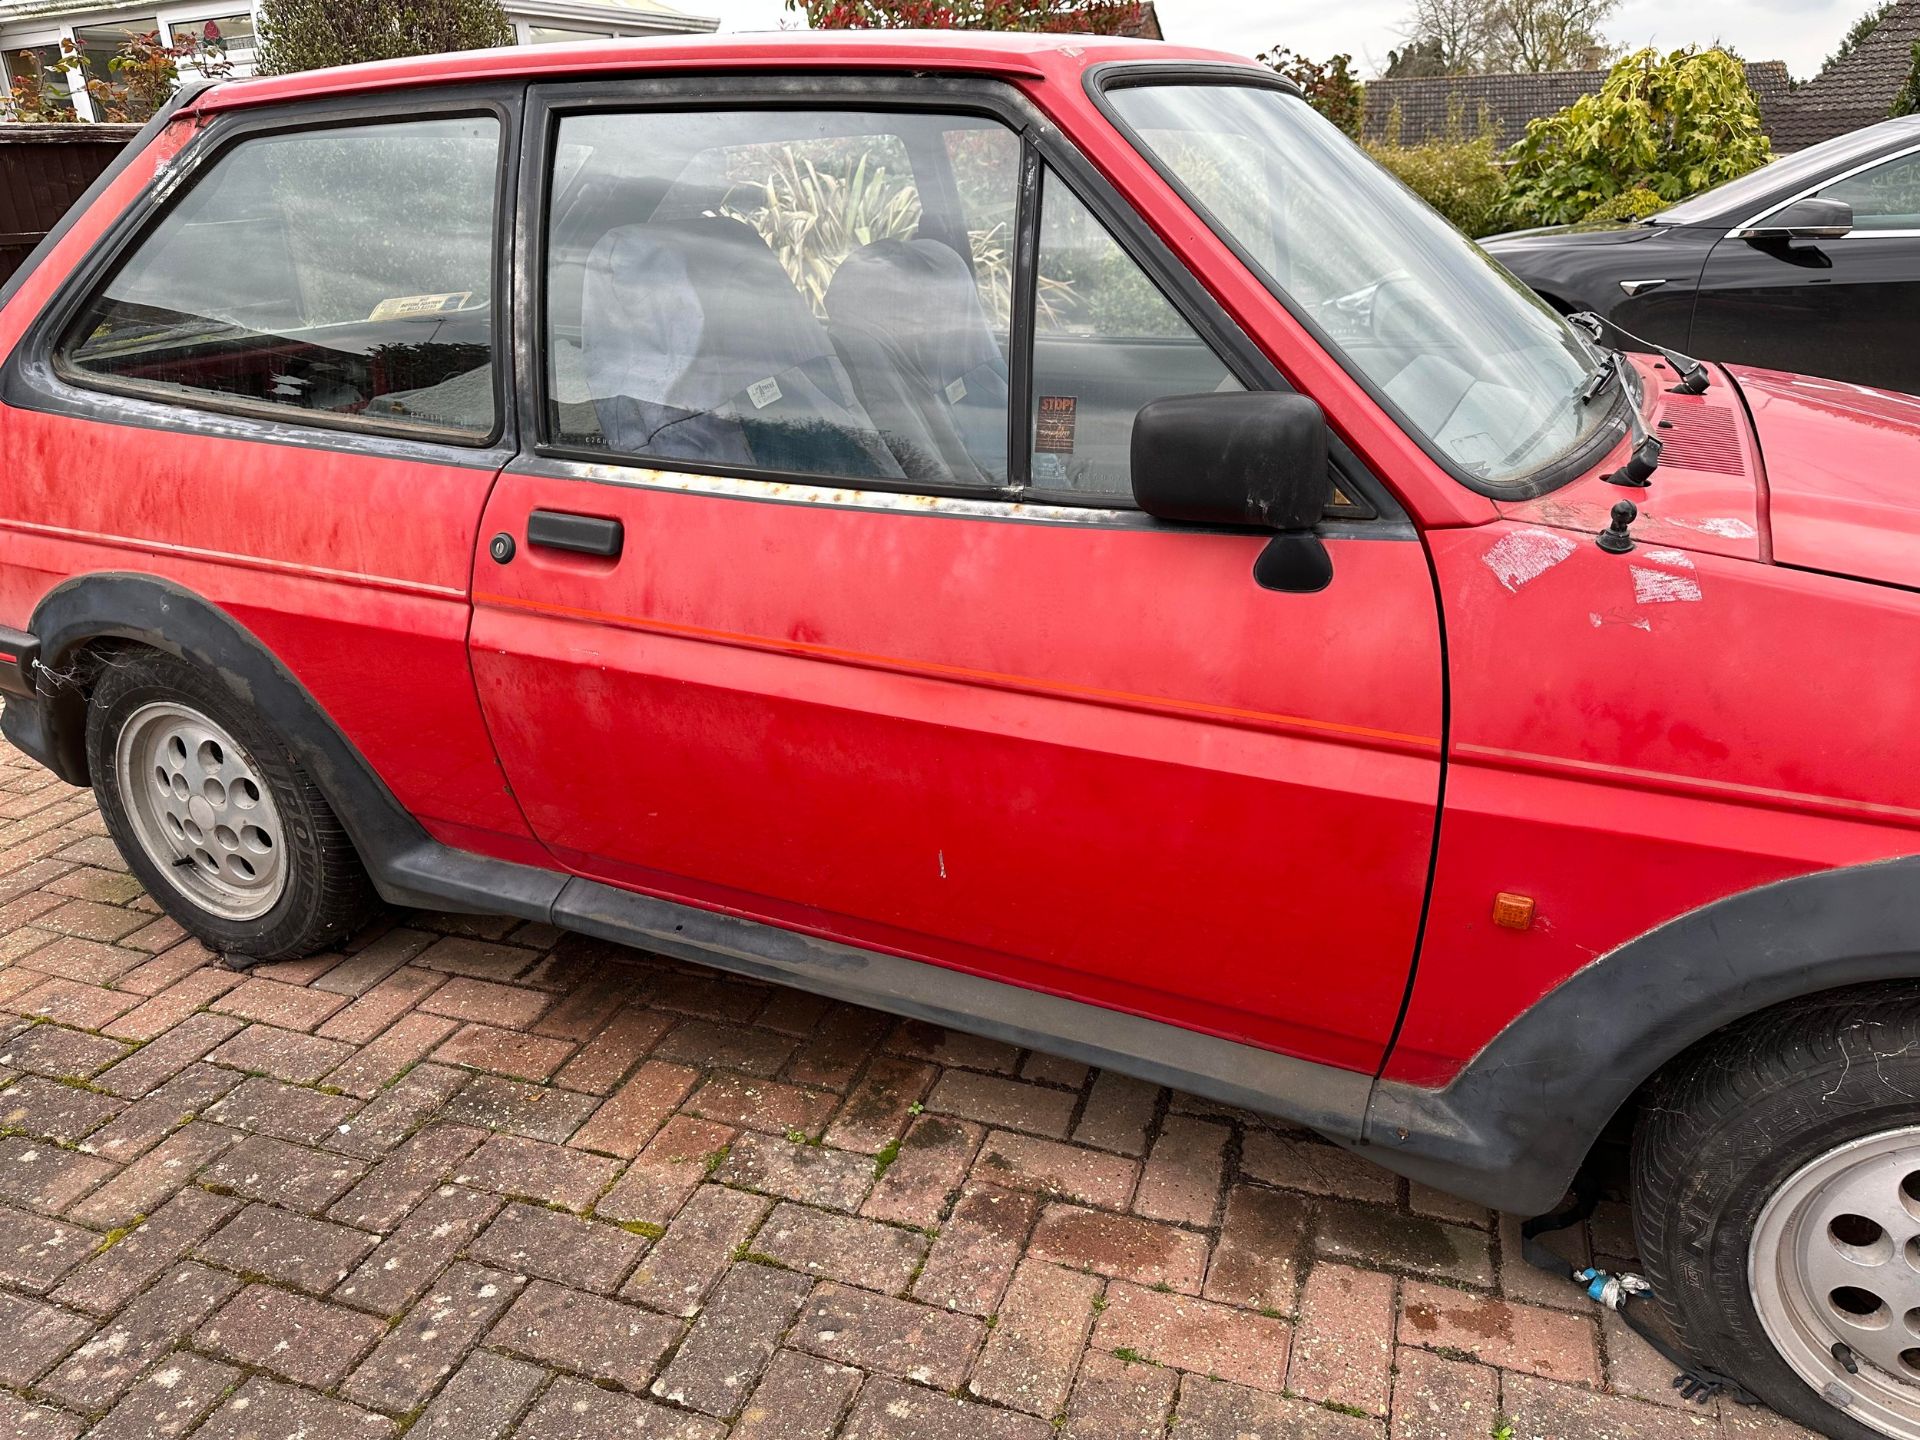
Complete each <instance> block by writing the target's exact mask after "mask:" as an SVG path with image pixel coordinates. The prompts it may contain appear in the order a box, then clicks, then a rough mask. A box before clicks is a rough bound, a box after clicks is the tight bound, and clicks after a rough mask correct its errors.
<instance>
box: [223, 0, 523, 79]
mask: <svg viewBox="0 0 1920 1440" xmlns="http://www.w3.org/2000/svg"><path fill="white" fill-rule="evenodd" d="M511 44H513V25H512V23H511V22H509V21H508V19H507V14H506V11H504V10H502V9H501V8H500V0H266V3H265V4H263V5H262V6H261V8H260V49H259V53H258V56H257V58H256V59H255V62H254V69H255V71H256V73H258V74H261V75H290V74H292V73H293V72H295V71H297V70H318V69H320V68H321V67H323V66H327V65H352V64H354V63H356V62H358V61H361V60H393V59H397V58H399V57H400V56H403V55H438V54H440V53H441V52H442V51H446V50H481V49H485V48H487V47H488V46H493V45H511Z"/></svg>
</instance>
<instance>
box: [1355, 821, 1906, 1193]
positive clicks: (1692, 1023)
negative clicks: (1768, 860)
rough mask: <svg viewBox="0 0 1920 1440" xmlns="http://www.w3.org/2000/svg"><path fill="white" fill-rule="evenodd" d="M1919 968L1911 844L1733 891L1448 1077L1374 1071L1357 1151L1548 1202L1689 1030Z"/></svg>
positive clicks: (1475, 1187) (1717, 1026)
mask: <svg viewBox="0 0 1920 1440" xmlns="http://www.w3.org/2000/svg"><path fill="white" fill-rule="evenodd" d="M1917 975H1920V855H1915V856H1907V857H1903V858H1900V859H1895V860H1884V861H1877V862H1874V863H1871V864H1865V865H1849V866H1843V867H1840V868H1837V869H1831V870H1820V871H1815V872H1814V873H1812V874H1808V875H1801V876H1795V877H1793V878H1791V879H1787V880H1780V881H1776V882H1774V883H1772V884H1769V885H1762V886H1760V887H1759V888H1757V889H1753V890H1745V891H1741V892H1739V893H1737V894H1734V895H1729V896H1726V897H1724V898H1722V899H1720V900H1716V901H1714V902H1713V903H1711V904H1709V905H1705V906H1702V907H1701V908H1700V909H1698V910H1693V911H1690V912H1689V913H1687V914H1685V915H1681V916H1679V917H1677V918H1675V919H1673V920H1670V921H1668V922H1666V923H1665V924H1663V925H1660V926H1657V927H1656V928H1654V929H1653V930H1650V931H1648V932H1647V933H1646V934H1644V935H1641V936H1640V937H1638V938H1637V939H1634V940H1631V941H1628V942H1627V943H1626V944H1624V945H1622V946H1620V947H1619V948H1618V949H1615V950H1613V951H1611V952H1609V953H1608V954H1606V955H1604V956H1602V957H1601V958H1600V959H1598V960H1595V961H1594V962H1593V963H1591V964H1589V965H1587V966H1586V967H1584V968H1583V969H1581V970H1579V971H1578V972H1576V973H1575V974H1573V975H1572V976H1570V977H1568V978H1567V979H1566V980H1564V981H1562V982H1561V983H1560V984H1559V985H1558V986H1557V987H1556V988H1554V989H1553V990H1552V991H1550V992H1549V993H1548V994H1547V995H1546V996H1545V997H1544V998H1543V999H1541V1000H1540V1001H1538V1002H1537V1003H1535V1004H1534V1005H1532V1006H1531V1007H1529V1008H1528V1009H1527V1010H1526V1011H1524V1012H1523V1013H1522V1014H1520V1015H1519V1016H1517V1017H1515V1018H1514V1019H1513V1020H1512V1021H1510V1022H1509V1023H1508V1025H1507V1027H1506V1028H1505V1029H1504V1030H1502V1031H1501V1032H1500V1033H1499V1035H1497V1036H1495V1037H1494V1039H1493V1040H1492V1041H1491V1042H1489V1043H1488V1045H1487V1046H1486V1048H1485V1049H1483V1050H1482V1051H1481V1052H1480V1053H1479V1054H1478V1055H1476V1056H1475V1057H1474V1058H1473V1059H1472V1060H1471V1061H1470V1062H1469V1063H1468V1064H1467V1066H1466V1067H1465V1068H1464V1069H1463V1070H1462V1071H1461V1072H1460V1074H1459V1075H1457V1076H1456V1077H1455V1078H1454V1079H1453V1080H1452V1081H1451V1082H1450V1083H1449V1084H1447V1085H1446V1086H1444V1087H1442V1088H1439V1089H1426V1088H1422V1087H1419V1086H1414V1085H1406V1084H1401V1083H1397V1082H1392V1081H1381V1082H1379V1083H1378V1084H1376V1085H1375V1087H1374V1092H1373V1096H1372V1098H1371V1101H1370V1102H1369V1105H1368V1113H1367V1123H1366V1128H1365V1132H1364V1137H1363V1138H1364V1141H1365V1146H1364V1148H1365V1152H1366V1153H1368V1154H1370V1155H1371V1156H1373V1158H1374V1159H1376V1160H1378V1161H1379V1162H1380V1163H1381V1164H1383V1165H1386V1166H1387V1167H1388V1168H1390V1169H1393V1170H1398V1171H1400V1172H1401V1173H1402V1174H1405V1175H1410V1176H1412V1177H1413V1178H1414V1179H1416V1180H1423V1181H1427V1182H1429V1183H1432V1184H1434V1185H1437V1186H1439V1187H1440V1188H1442V1189H1449V1190H1454V1191H1457V1192H1458V1193H1462V1194H1470V1195H1473V1196H1474V1198H1480V1199H1485V1200H1486V1201H1487V1203H1489V1204H1493V1205H1495V1206H1497V1207H1498V1208H1501V1209H1505V1210H1511V1211H1516V1212H1520V1213H1524V1214H1533V1213H1537V1212H1540V1211H1544V1210H1547V1209H1549V1208H1551V1207H1552V1206H1554V1205H1556V1204H1558V1203H1559V1201H1560V1199H1561V1197H1562V1195H1563V1194H1564V1192H1565V1190H1566V1187H1567V1185H1568V1184H1569V1183H1570V1182H1571V1181H1572V1179H1573V1177H1574V1175H1575V1173H1576V1172H1577V1171H1578V1169H1579V1167H1580V1165H1581V1164H1582V1163H1583V1162H1584V1161H1585V1159H1586V1156H1587V1153H1588V1151H1589V1150H1590V1149H1591V1148H1592V1146H1593V1143H1594V1141H1595V1140H1597V1139H1598V1138H1599V1136H1600V1134H1601V1132H1602V1130H1604V1129H1605V1128H1606V1126H1607V1124H1608V1123H1609V1122H1610V1121H1611V1120H1612V1119H1613V1117H1614V1116H1615V1114H1616V1113H1618V1111H1619V1110H1620V1107H1621V1106H1623V1105H1625V1104H1627V1103H1628V1102H1629V1101H1631V1099H1632V1098H1633V1096H1634V1094H1635V1092H1636V1091H1638V1090H1639V1088H1640V1087H1641V1085H1642V1084H1644V1083H1645V1082H1646V1081H1647V1080H1648V1079H1649V1078H1651V1077H1652V1076H1653V1075H1654V1074H1655V1073H1656V1072H1657V1071H1658V1070H1659V1069H1660V1068H1661V1067H1662V1066H1664V1065H1666V1064H1667V1063H1668V1062H1669V1061H1671V1060H1673V1059H1674V1058H1675V1057H1677V1056H1679V1055H1681V1054H1683V1053H1684V1052H1685V1051H1686V1050H1687V1049H1688V1048H1689V1047H1691V1046H1692V1045H1694V1044H1695V1043H1697V1042H1698V1041H1700V1040H1703V1039H1705V1038H1706V1037H1707V1036H1708V1035H1711V1034H1713V1033H1714V1032H1715V1031H1717V1030H1721V1029H1724V1028H1725V1027H1726V1026H1727V1025H1730V1024H1732V1023H1733V1022H1734V1021H1736V1020H1740V1019H1743V1018H1745V1017H1746V1016H1748V1015H1753V1014H1757V1013H1758V1012H1760V1011H1762V1010H1766V1009H1770V1008H1772V1007H1773V1006H1776V1005H1780V1004H1784V1003H1785V1002H1787V1001H1790V1000H1797V999H1800V998H1803V997H1805V996H1809V995H1815V994H1819V993H1821V992H1822V991H1827V990H1836V989H1840V988H1842V987H1844V986H1848V985H1858V984H1866V983H1871V982H1874V981H1883V980H1899V979H1908V978H1911V977H1914V976H1917ZM1468 1172H1471V1173H1472V1177H1473V1179H1472V1189H1468V1188H1467V1187H1466V1186H1465V1185H1463V1183H1462V1176H1463V1175H1465V1174H1466V1173H1468ZM1476 1192H1477V1193H1476Z"/></svg>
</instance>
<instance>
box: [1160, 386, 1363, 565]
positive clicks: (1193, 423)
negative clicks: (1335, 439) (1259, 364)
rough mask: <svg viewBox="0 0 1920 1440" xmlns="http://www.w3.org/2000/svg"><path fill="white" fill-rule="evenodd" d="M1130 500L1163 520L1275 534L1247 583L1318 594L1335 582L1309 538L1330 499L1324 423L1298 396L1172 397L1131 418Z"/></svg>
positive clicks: (1323, 552)
mask: <svg viewBox="0 0 1920 1440" xmlns="http://www.w3.org/2000/svg"><path fill="white" fill-rule="evenodd" d="M1132 469H1133V498H1134V500H1135V501H1136V502H1137V503H1138V504H1139V506H1140V508H1141V509H1142V510H1144V511H1146V512H1147V514H1149V515H1152V516H1155V517H1157V518H1159V519H1161V520H1183V521H1187V522H1189V523H1192V524H1200V525H1253V526H1258V527H1259V528H1260V529H1262V530H1273V531H1277V532H1278V533H1277V534H1276V535H1275V536H1274V538H1273V540H1272V542H1271V543H1270V544H1269V545H1268V546H1267V548H1266V549H1265V550H1264V551H1262V552H1261V555H1260V559H1259V560H1258V561H1257V562H1256V563H1255V565H1254V567H1253V578H1254V579H1255V580H1256V581H1258V582H1259V583H1260V584H1262V585H1264V586H1266V587H1267V588H1268V589H1270V590H1291V591H1297V592H1305V591H1313V590H1323V589H1325V588H1326V586H1327V585H1328V583H1329V582H1330V581H1331V580H1332V579H1333V564H1332V561H1331V560H1330V559H1329V558H1328V556H1327V549H1326V546H1325V545H1323V544H1321V542H1320V537H1319V536H1317V535H1315V534H1314V533H1313V527H1314V526H1315V525H1316V524H1318V523H1319V521H1320V516H1321V514H1322V512H1323V511H1325V509H1326V507H1327V502H1328V501H1329V500H1330V499H1331V498H1332V497H1333V476H1332V472H1331V471H1329V470H1328V468H1327V417H1326V416H1325V415H1324V414H1323V413H1322V412H1321V409H1320V407H1319V406H1318V405H1316V404H1314V402H1313V401H1311V400H1309V399H1308V398H1307V397H1306V396H1304V395H1290V394H1274V393H1269V392H1265V391H1259V392H1243V391H1235V392H1231V393H1227V394H1220V393H1217V392H1215V393H1209V394H1206V395H1174V396H1170V397H1168V398H1167V399H1165V400H1155V401H1153V402H1152V403H1151V404H1149V405H1146V406H1144V407H1142V409H1141V411H1140V413H1139V414H1138V415H1136V416H1135V417H1134V421H1133V454H1132Z"/></svg>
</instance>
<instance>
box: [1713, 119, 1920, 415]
mask: <svg viewBox="0 0 1920 1440" xmlns="http://www.w3.org/2000/svg"><path fill="white" fill-rule="evenodd" d="M1807 193H1808V195H1813V196H1819V197H1821V198H1823V199H1834V200H1844V201H1846V202H1847V203H1848V204H1850V205H1851V206H1852V207H1853V231H1852V233H1851V234H1848V235H1845V236H1843V237H1841V238H1839V239H1837V240H1742V239H1737V238H1728V239H1724V240H1722V241H1721V242H1720V243H1719V244H1718V245H1716V246H1715V247H1714V249H1713V253H1712V254H1711V255H1710V256H1709V257H1708V259H1707V265H1706V270H1705V272H1704V273H1703V274H1702V276H1701V282H1700V297H1699V301H1698V303H1697V304H1696V306H1695V308H1694V322H1693V342H1692V343H1693V348H1694V349H1695V350H1697V351H1699V352H1700V353H1701V354H1703V355H1710V356H1712V357H1714V358H1715V359H1718V360H1732V361H1739V362H1743V363H1745V364H1749V365H1762V366H1766V367H1768V368H1770V369H1775V370H1790V371H1794V372H1797V373H1800V374H1805V375H1823V376H1827V377H1829V378H1832V379H1836V380H1853V381H1857V382H1859V383H1861V384H1865V385H1877V386H1883V387H1886V388H1888V389H1893V390H1904V391H1908V392H1920V345H1917V344H1915V342H1914V337H1915V336H1916V335H1920V149H1916V150H1910V151H1908V152H1906V153H1905V154H1902V155H1896V156H1893V157H1890V158H1882V159H1879V160H1876V161H1874V162H1872V163H1871V164H1869V165H1866V166H1863V167H1861V168H1860V169H1858V170H1855V171H1852V172H1850V173H1848V174H1847V175H1844V176H1842V177H1840V178H1838V179H1835V180H1832V181H1829V182H1828V183H1827V184H1825V185H1823V186H1822V187H1820V188H1819V189H1817V190H1813V191H1810V192H1807ZM1804 198H1807V196H1806V195H1796V196H1795V197H1794V199H1796V200H1798V199H1804Z"/></svg>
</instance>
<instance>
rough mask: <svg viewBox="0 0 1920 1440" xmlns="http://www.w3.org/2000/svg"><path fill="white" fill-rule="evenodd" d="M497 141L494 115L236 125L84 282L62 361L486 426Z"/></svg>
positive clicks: (218, 398)
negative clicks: (173, 196) (149, 221)
mask: <svg viewBox="0 0 1920 1440" xmlns="http://www.w3.org/2000/svg"><path fill="white" fill-rule="evenodd" d="M499 148H500V127H499V123H498V122H497V121H496V120H494V119H493V118H492V117H490V116H467V117H458V118H446V119H431V120H418V121H403V122H392V123H380V124H369V125H353V126H341V127H337V128H330V129H315V130H307V131H300V132H290V133H284V134H272V135H261V136H257V137H254V138H251V139H244V140H241V141H239V142H238V143H236V144H234V145H233V146H231V147H230V148H228V149H227V150H226V151H224V152H223V153H222V154H221V155H220V156H219V157H218V158H217V159H216V160H214V162H213V163H212V164H211V166H210V167H208V169H207V170H206V171H205V172H204V173H203V174H201V175H200V176H199V177H198V178H197V179H196V180H195V182H194V183H193V185H192V187H191V188H190V189H189V190H188V191H187V192H186V193H185V194H184V195H183V196H182V197H181V198H180V199H179V200H178V202H177V203H175V204H174V205H173V206H172V207H171V208H170V209H169V210H168V211H167V212H166V213H165V215H164V216H163V217H162V218H161V219H160V220H159V222H158V223H157V224H155V225H154V226H153V227H152V228H151V229H150V230H148V231H147V233H146V234H145V235H144V236H142V237H141V239H140V240H139V241H138V242H137V243H136V244H135V245H134V247H133V249H132V250H131V252H130V253H129V254H128V255H127V257H126V258H125V259H124V260H123V261H122V262H121V263H120V265H119V266H118V267H117V268H116V270H115V271H114V273H113V275H112V277H111V278H110V279H109V280H108V281H107V282H106V283H105V284H104V285H103V286H102V287H101V288H100V289H99V290H98V291H97V292H96V293H95V294H94V295H93V296H92V297H91V298H90V299H89V300H88V301H87V303H86V304H85V306H84V307H83V308H82V310H81V312H80V314H79V316H78V317H77V319H76V321H75V323H74V324H73V325H72V326H71V328H70V329H69V330H68V332H67V334H66V336H65V337H64V338H63V340H62V342H61V345H60V347H59V350H58V352H57V360H58V363H59V365H60V367H61V370H62V373H63V374H64V375H65V376H66V377H67V378H68V379H70V380H75V381H77V382H79V383H82V384H86V383H89V382H92V383H97V384H98V383H103V384H105V385H106V386H108V387H109V388H114V389H122V390H126V389H131V390H136V391H151V392H154V393H156V394H159V395H163V396H168V397H173V398H177V399H180V400H182V401H185V402H187V403H195V402H200V403H210V404H214V405H218V406H230V407H238V408H241V409H264V410H267V411H270V412H285V413H288V414H290V415H298V416H301V417H305V418H309V419H311V420H313V421H315V422H316V423H323V424H328V425H356V424H358V425H367V426H372V427H378V428H382V429H389V428H396V427H397V428H400V429H404V430H413V429H419V430H425V431H435V432H440V433H441V434H443V435H444V436H446V437H447V438H452V439H459V440H468V441H475V440H480V439H484V438H485V437H486V436H487V435H488V434H490V433H491V432H492V431H493V429H494V424H495V418H496V416H495V411H496V408H497V407H496V405H495V400H494V391H495V384H494V375H493V331H494V320H493V312H494V297H493V254H494V211H495V204H496V199H495V197H496V190H497V187H498V166H499Z"/></svg>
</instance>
